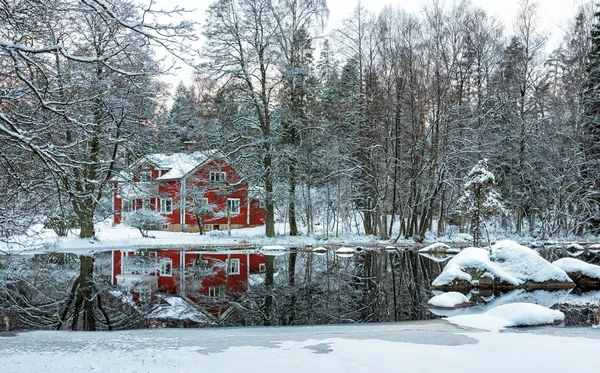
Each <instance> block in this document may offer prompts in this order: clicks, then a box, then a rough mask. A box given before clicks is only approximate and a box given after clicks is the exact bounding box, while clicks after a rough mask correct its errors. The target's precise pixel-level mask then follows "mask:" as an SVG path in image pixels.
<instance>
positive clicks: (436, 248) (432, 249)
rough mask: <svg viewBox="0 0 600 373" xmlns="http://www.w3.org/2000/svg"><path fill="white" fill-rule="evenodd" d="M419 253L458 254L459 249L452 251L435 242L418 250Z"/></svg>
mask: <svg viewBox="0 0 600 373" xmlns="http://www.w3.org/2000/svg"><path fill="white" fill-rule="evenodd" d="M419 252H420V253H458V252H460V250H459V249H453V248H451V247H450V246H448V245H446V244H445V243H441V242H436V243H434V244H431V245H429V246H427V247H424V248H422V249H420V250H419Z"/></svg>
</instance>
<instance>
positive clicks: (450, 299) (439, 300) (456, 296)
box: [427, 291, 469, 308]
mask: <svg viewBox="0 0 600 373" xmlns="http://www.w3.org/2000/svg"><path fill="white" fill-rule="evenodd" d="M465 303H469V298H467V297H466V296H465V295H464V294H462V293H459V292H456V291H450V292H448V293H444V294H440V295H436V296H435V297H433V298H431V299H430V300H429V302H428V303H427V306H428V307H437V308H456V307H457V306H462V305H464V304H465Z"/></svg>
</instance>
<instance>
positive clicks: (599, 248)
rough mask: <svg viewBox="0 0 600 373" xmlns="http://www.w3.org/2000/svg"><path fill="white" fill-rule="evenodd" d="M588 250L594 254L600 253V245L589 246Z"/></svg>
mask: <svg viewBox="0 0 600 373" xmlns="http://www.w3.org/2000/svg"><path fill="white" fill-rule="evenodd" d="M588 250H589V252H590V253H592V254H597V253H599V252H600V243H595V244H592V245H590V246H588Z"/></svg>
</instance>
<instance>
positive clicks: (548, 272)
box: [432, 241, 572, 288]
mask: <svg viewBox="0 0 600 373" xmlns="http://www.w3.org/2000/svg"><path fill="white" fill-rule="evenodd" d="M490 251H491V254H490ZM556 283H560V284H561V285H560V286H557V287H565V286H569V284H572V281H571V279H570V278H569V276H567V274H566V273H565V271H563V270H562V269H560V268H558V267H556V266H554V265H552V264H551V263H549V262H548V261H546V260H545V259H543V258H542V257H541V256H540V255H539V254H538V253H537V252H536V251H534V250H532V249H530V248H528V247H525V246H521V245H519V244H517V243H516V242H514V241H500V242H498V243H496V244H495V245H493V246H492V247H491V248H490V250H489V251H488V250H487V249H480V248H476V247H469V248H466V249H464V250H462V251H461V252H460V253H459V254H457V255H456V256H455V257H454V258H452V259H451V260H450V261H449V262H448V264H447V265H446V267H445V268H444V271H443V272H442V273H441V274H440V275H439V276H438V277H437V278H436V279H435V280H434V281H433V283H432V286H433V287H436V288H453V287H456V286H461V285H462V286H468V285H471V286H476V285H477V286H479V287H480V288H484V287H487V288H490V287H504V288H517V287H525V286H532V287H535V286H534V284H544V285H552V284H556Z"/></svg>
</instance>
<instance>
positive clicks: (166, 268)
mask: <svg viewBox="0 0 600 373" xmlns="http://www.w3.org/2000/svg"><path fill="white" fill-rule="evenodd" d="M158 270H159V272H160V276H161V277H172V276H173V261H172V260H171V259H168V258H167V259H162V260H161V261H160V268H159V269H158Z"/></svg>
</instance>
